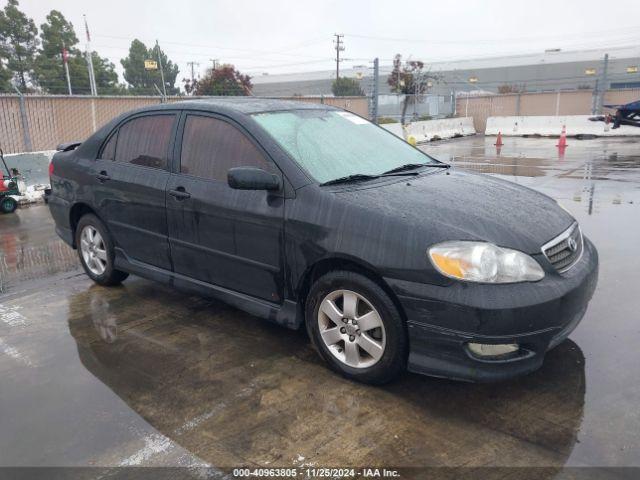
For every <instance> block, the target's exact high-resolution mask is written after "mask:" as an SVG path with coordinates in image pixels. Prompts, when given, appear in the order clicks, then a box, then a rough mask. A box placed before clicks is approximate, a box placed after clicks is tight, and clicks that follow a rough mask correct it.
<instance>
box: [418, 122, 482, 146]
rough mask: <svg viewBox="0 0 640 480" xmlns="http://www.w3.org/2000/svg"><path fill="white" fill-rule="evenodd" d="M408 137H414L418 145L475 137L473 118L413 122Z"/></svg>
mask: <svg viewBox="0 0 640 480" xmlns="http://www.w3.org/2000/svg"><path fill="white" fill-rule="evenodd" d="M406 129H407V136H409V135H413V136H414V137H415V139H416V141H417V142H418V143H424V142H430V141H432V140H440V139H445V138H453V137H462V136H466V135H475V133H476V129H475V128H474V126H473V118H471V117H461V118H442V119H440V120H425V121H421V122H412V123H410V124H409V125H407V127H406Z"/></svg>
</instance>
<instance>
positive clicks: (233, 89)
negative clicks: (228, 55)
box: [185, 65, 253, 96]
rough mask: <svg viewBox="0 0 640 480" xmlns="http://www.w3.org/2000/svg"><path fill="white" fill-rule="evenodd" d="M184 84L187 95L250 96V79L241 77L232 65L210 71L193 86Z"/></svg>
mask: <svg viewBox="0 0 640 480" xmlns="http://www.w3.org/2000/svg"><path fill="white" fill-rule="evenodd" d="M187 83H188V82H185V89H186V90H187V93H190V92H195V94H196V95H240V96H245V95H251V88H253V85H252V84H251V77H250V76H249V75H243V74H242V73H240V72H239V71H238V70H236V68H235V67H234V66H233V65H222V66H220V67H218V68H216V69H211V70H209V71H208V72H207V74H206V75H205V76H204V77H203V78H201V79H200V80H196V81H195V82H194V84H189V85H188V86H187Z"/></svg>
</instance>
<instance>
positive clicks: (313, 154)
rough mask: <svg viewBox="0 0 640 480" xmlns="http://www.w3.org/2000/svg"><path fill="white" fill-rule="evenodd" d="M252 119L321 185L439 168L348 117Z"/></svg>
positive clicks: (304, 113)
mask: <svg viewBox="0 0 640 480" xmlns="http://www.w3.org/2000/svg"><path fill="white" fill-rule="evenodd" d="M253 118H254V119H255V120H256V121H257V122H258V123H259V124H260V125H261V126H262V127H263V128H264V129H265V130H266V131H267V132H268V133H269V134H270V135H271V136H272V137H273V138H274V139H275V140H276V142H278V144H280V146H281V147H282V148H284V149H285V150H286V151H287V153H289V155H291V156H292V157H293V158H294V159H295V160H296V161H297V162H298V163H299V164H300V165H301V166H302V167H303V168H304V169H305V170H306V171H307V172H308V173H309V174H310V175H311V176H312V177H313V178H314V179H315V180H316V181H317V182H318V183H325V182H329V181H331V180H335V179H338V178H343V177H348V176H350V175H374V176H375V175H380V174H383V173H384V172H388V171H389V170H392V169H395V168H398V167H401V166H403V165H407V164H425V163H438V162H436V161H435V160H434V159H432V158H431V157H429V156H428V155H426V154H425V153H422V152H421V151H420V150H418V149H416V148H413V147H412V146H411V145H409V144H408V143H406V142H405V141H403V140H402V139H400V138H398V137H396V136H395V135H393V134H391V133H390V132H387V131H385V130H383V129H381V128H379V127H377V126H376V125H374V124H373V123H371V122H369V121H367V120H365V119H364V118H361V117H358V116H357V115H354V114H352V113H349V112H342V111H335V110H290V111H284V112H267V113H257V114H254V115H253Z"/></svg>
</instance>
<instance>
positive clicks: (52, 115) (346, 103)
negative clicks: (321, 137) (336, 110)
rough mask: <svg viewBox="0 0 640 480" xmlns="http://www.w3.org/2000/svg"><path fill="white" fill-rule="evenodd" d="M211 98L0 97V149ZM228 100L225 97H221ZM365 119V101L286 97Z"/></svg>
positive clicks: (40, 145) (29, 146)
mask: <svg viewBox="0 0 640 480" xmlns="http://www.w3.org/2000/svg"><path fill="white" fill-rule="evenodd" d="M202 98H215V97H184V96H181V97H165V98H161V97H157V96H156V97H152V96H146V97H145V96H98V97H89V96H80V95H78V96H68V95H0V148H2V150H3V151H4V152H5V153H18V152H32V151H42V150H53V149H55V148H56V146H57V145H59V144H60V143H64V142H71V141H78V140H79V141H82V140H84V139H85V138H87V137H89V136H90V135H91V134H92V133H93V132H95V131H96V130H97V129H99V128H100V127H101V126H102V125H104V124H105V123H107V122H109V121H110V120H111V119H113V118H114V117H116V116H118V115H120V114H122V113H124V112H127V111H129V110H133V109H135V108H140V107H145V106H149V105H157V104H159V103H162V102H165V101H166V102H177V101H181V100H192V99H202ZM224 98H229V97H224ZM283 99H288V100H297V101H303V102H311V103H324V104H327V105H333V106H337V107H340V108H344V109H345V110H349V111H351V112H354V113H357V114H358V115H362V116H365V117H366V116H367V114H368V113H367V112H368V103H367V99H366V97H323V96H317V97H287V98H283Z"/></svg>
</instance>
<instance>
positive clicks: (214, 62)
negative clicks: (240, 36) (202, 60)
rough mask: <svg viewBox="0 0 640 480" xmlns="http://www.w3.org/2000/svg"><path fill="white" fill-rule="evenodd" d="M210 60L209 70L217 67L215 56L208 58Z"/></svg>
mask: <svg viewBox="0 0 640 480" xmlns="http://www.w3.org/2000/svg"><path fill="white" fill-rule="evenodd" d="M209 60H210V61H211V71H213V70H215V69H216V68H218V61H219V60H218V59H217V58H210V59H209Z"/></svg>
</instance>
